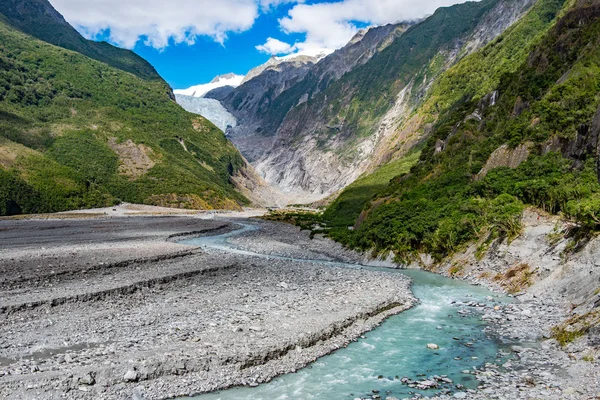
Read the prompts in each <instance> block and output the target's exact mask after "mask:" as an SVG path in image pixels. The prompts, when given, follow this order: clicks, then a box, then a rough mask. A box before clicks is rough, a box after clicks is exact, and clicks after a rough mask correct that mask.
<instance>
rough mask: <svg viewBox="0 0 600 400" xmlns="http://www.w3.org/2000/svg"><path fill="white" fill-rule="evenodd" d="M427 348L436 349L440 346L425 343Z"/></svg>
mask: <svg viewBox="0 0 600 400" xmlns="http://www.w3.org/2000/svg"><path fill="white" fill-rule="evenodd" d="M427 348H428V349H430V350H437V349H439V348H440V346H438V345H437V344H435V343H427Z"/></svg>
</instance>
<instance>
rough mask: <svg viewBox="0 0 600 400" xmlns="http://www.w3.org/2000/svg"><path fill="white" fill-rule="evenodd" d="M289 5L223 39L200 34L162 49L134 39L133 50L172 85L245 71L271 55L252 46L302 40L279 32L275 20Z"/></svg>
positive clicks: (187, 85) (181, 86)
mask: <svg viewBox="0 0 600 400" xmlns="http://www.w3.org/2000/svg"><path fill="white" fill-rule="evenodd" d="M290 8H291V7H290V6H289V5H288V6H285V5H284V6H281V7H278V9H277V10H276V11H274V12H270V13H267V14H261V15H260V16H259V17H258V19H257V20H256V21H255V23H254V25H253V26H252V28H251V29H250V30H248V31H246V32H242V33H232V34H230V35H229V36H228V38H227V40H226V41H225V42H224V43H223V44H220V43H217V42H215V41H214V40H213V39H212V38H211V37H208V36H202V37H200V38H198V39H197V43H196V44H194V45H192V46H190V45H188V44H186V43H180V44H173V41H172V40H171V45H170V46H168V47H167V48H165V49H163V50H157V49H155V48H154V47H152V46H146V45H144V44H143V42H141V41H140V42H138V44H137V45H136V46H135V48H134V51H135V52H136V53H138V54H139V55H140V56H142V57H144V58H145V59H146V60H148V61H149V62H150V63H151V64H152V65H153V66H154V68H156V70H157V71H158V72H159V73H160V74H161V76H162V77H163V78H165V80H166V81H167V82H169V84H170V85H171V86H173V88H175V89H181V88H187V87H190V86H192V85H196V84H199V83H206V82H209V81H210V80H212V79H213V78H214V77H215V76H217V75H222V74H225V73H229V72H233V73H236V74H239V75H245V74H246V73H247V72H248V71H249V70H250V69H252V68H254V67H256V66H257V65H260V64H263V63H265V62H266V61H267V60H268V59H269V57H271V55H269V54H265V53H263V52H260V51H258V50H257V49H256V48H255V46H257V45H260V44H263V43H264V42H265V41H266V40H267V38H269V37H273V38H277V39H279V40H286V41H290V42H291V43H294V42H296V41H301V40H303V38H304V36H305V35H302V34H290V35H286V34H283V33H282V32H281V31H280V29H279V27H278V22H277V20H278V19H279V18H281V17H282V16H284V15H286V14H287V12H288V10H289V9H290Z"/></svg>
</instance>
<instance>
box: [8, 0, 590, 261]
mask: <svg viewBox="0 0 600 400" xmlns="http://www.w3.org/2000/svg"><path fill="white" fill-rule="evenodd" d="M597 8H598V2H597V1H596V0H537V1H536V0H483V1H480V2H467V3H463V4H457V5H454V6H451V7H443V8H440V9H438V10H437V11H436V12H435V13H434V14H433V15H431V16H430V17H428V18H425V19H423V20H421V21H414V22H402V23H397V24H390V25H385V26H376V27H371V28H369V29H365V30H363V31H360V32H359V33H358V34H357V35H356V36H355V37H354V38H352V40H351V41H350V42H349V43H348V44H347V45H346V46H344V47H343V48H341V49H339V50H337V51H335V52H332V53H327V52H325V53H317V54H296V55H292V56H286V57H273V58H271V59H270V60H269V61H268V62H267V63H265V64H263V65H260V66H258V67H256V68H254V69H253V70H251V71H249V72H248V74H246V75H245V76H240V75H233V74H227V75H224V76H220V77H217V78H215V80H213V82H210V83H209V84H205V85H199V86H194V87H192V88H189V89H186V90H181V91H176V94H174V93H173V91H172V90H171V88H170V87H169V86H168V84H166V82H164V80H162V78H160V76H158V74H157V73H156V71H155V70H154V69H153V68H152V67H151V66H150V65H149V64H148V63H147V62H146V61H144V60H143V59H141V58H140V57H138V56H136V55H135V54H134V53H132V52H129V51H127V50H122V49H117V48H115V47H113V46H111V45H110V44H107V43H96V42H91V41H88V40H86V39H84V38H83V37H81V35H79V34H78V33H77V31H75V30H74V29H73V28H72V27H70V26H69V25H68V24H67V23H66V22H65V21H64V19H63V18H62V17H61V16H60V14H58V13H57V12H56V11H55V10H54V9H53V8H52V7H51V5H50V4H49V3H48V2H47V1H45V0H27V1H18V2H17V1H15V0H10V1H6V2H3V3H2V5H0V14H1V17H0V28H1V29H0V34H1V35H2V45H1V46H0V56H1V58H0V62H1V63H2V66H3V69H2V75H0V80H2V82H1V83H2V84H1V85H0V117H1V118H0V124H1V127H2V129H1V131H0V132H1V134H0V137H1V138H0V140H1V143H0V165H1V166H2V168H0V178H1V179H0V189H1V190H0V198H1V199H2V201H1V202H0V205H2V207H3V208H2V209H0V212H1V213H2V214H14V213H22V212H41V211H59V210H65V209H69V208H78V207H92V206H99V205H106V204H114V203H116V202H118V201H131V202H144V203H148V204H158V205H173V206H179V207H201V208H212V207H219V208H223V207H224V208H237V207H241V206H243V205H246V204H251V203H255V204H261V205H281V204H285V203H311V202H318V203H315V204H325V205H328V207H327V208H326V210H325V212H324V214H323V215H322V220H320V221H319V226H321V227H322V229H324V230H325V231H324V232H325V233H327V234H329V235H330V236H331V237H334V238H336V239H338V240H340V241H343V242H345V243H346V244H348V245H350V246H356V247H360V248H374V249H378V251H382V252H386V251H393V252H394V254H408V253H411V251H416V250H419V249H421V248H424V246H425V247H426V248H427V249H428V250H431V251H433V252H434V253H436V254H445V253H444V252H446V253H447V252H448V251H450V250H449V249H452V248H453V246H458V245H460V243H462V242H463V241H465V240H467V239H468V238H472V234H473V232H474V231H477V229H479V228H480V225H478V224H481V226H489V224H490V223H491V222H490V221H492V222H493V221H496V222H494V223H498V224H500V222H498V221H502V223H503V224H504V223H506V224H508V222H506V221H507V218H508V220H510V218H509V217H510V216H511V215H514V214H511V213H513V212H516V211H515V210H518V209H519V207H522V206H526V205H535V206H538V207H542V208H544V209H547V210H548V211H550V212H563V213H565V214H568V215H571V216H573V218H579V219H585V218H587V219H588V221H594V218H595V217H594V216H595V215H596V214H594V213H595V208H594V207H595V204H596V203H595V200H594V199H595V198H596V197H595V196H596V195H595V193H597V192H598V191H600V190H598V188H597V186H598V184H597V179H596V178H595V176H596V174H595V171H596V167H595V164H594V163H595V162H596V159H597V153H598V150H597V142H598V141H597V129H598V126H599V125H598V116H597V115H596V111H597V109H598V104H599V103H600V99H599V98H598V70H597V61H598V59H597V54H598V41H597V37H598V35H596V33H597V30H596V29H597V22H598V21H597V16H596V11H597ZM50 27H52V29H50ZM594 35H596V36H594ZM67 63H68V64H69V68H66V67H65V65H67ZM175 95H176V96H177V97H176V99H177V101H178V102H179V103H180V104H181V105H183V106H184V107H185V108H186V109H188V110H189V111H192V112H193V113H195V114H192V113H188V112H186V111H184V110H183V109H182V108H181V107H179V106H178V105H177V104H176V103H175V102H174V99H175ZM197 114H202V115H204V116H205V117H206V118H207V119H209V120H211V121H212V122H213V123H214V124H213V123H211V122H209V121H208V120H207V119H205V118H203V117H201V116H198V115H197ZM215 125H216V126H215ZM224 133H226V134H227V136H225V135H224ZM246 160H247V161H246ZM553 174H554V175H553ZM535 177H537V178H535ZM561 177H562V179H571V180H574V181H577V182H579V183H577V184H571V183H568V182H563V181H561V180H560V179H559V178H561ZM527 185H529V186H532V187H533V189H532V188H529V186H527ZM557 187H563V188H569V190H571V191H568V190H567V189H564V190H559V189H557ZM501 195H506V196H510V197H506V196H504V197H500V198H498V197H499V196H501ZM456 196H458V198H457V197H456ZM586 196H587V197H586ZM584 199H587V200H586V201H588V202H587V203H586V202H583V200H584ZM472 202H474V203H472ZM478 202H479V203H478ZM475 203H477V204H475ZM449 204H453V205H454V206H450V205H449ZM461 207H462V208H461ZM469 207H471V208H472V209H473V210H478V211H477V212H474V214H473V215H478V216H479V217H481V218H483V217H482V216H486V217H485V223H483V222H482V221H481V220H479V219H477V218H475V219H476V220H477V222H476V223H475V222H473V224H475V225H473V226H475V227H477V229H474V228H471V230H469V231H467V232H465V231H463V230H461V229H459V228H458V227H457V224H459V222H460V221H462V222H465V221H464V220H463V219H461V218H462V217H461V215H471V214H469V213H470V212H471V211H468V210H471V208H469ZM478 207H479V208H478ZM511 207H513V208H512V209H511ZM408 209H410V210H412V211H411V213H412V214H411V215H407V214H405V211H403V210H408ZM415 210H421V211H419V212H415ZM507 210H512V211H510V212H509V211H507ZM590 210H591V211H590ZM465 213H466V214H465ZM494 213H498V214H494ZM479 217H478V218H479ZM457 221H458V222H457ZM462 222H460V223H462ZM590 223H591V222H590ZM409 225H410V226H413V227H414V229H413V228H411V229H408V228H406V226H409ZM349 227H350V228H351V229H348V228H349ZM498 229H500V228H498ZM502 229H504V230H502ZM502 229H501V232H503V233H502V234H506V233H507V232H508V231H510V229H507V228H506V227H505V228H502ZM381 232H386V234H385V239H384V238H379V237H378V235H381ZM390 240H391V242H390ZM444 241H446V242H448V243H451V244H446V245H444V246H446V247H444V246H442V245H441V244H440V243H443V242H444ZM427 246H429V247H427ZM440 246H441V247H440Z"/></svg>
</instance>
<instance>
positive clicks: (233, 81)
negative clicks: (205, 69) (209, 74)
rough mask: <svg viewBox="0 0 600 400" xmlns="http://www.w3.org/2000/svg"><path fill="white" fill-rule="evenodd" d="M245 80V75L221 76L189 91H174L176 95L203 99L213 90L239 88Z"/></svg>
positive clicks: (231, 74)
mask: <svg viewBox="0 0 600 400" xmlns="http://www.w3.org/2000/svg"><path fill="white" fill-rule="evenodd" d="M244 78H245V77H244V75H236V74H233V73H229V74H225V75H219V76H217V77H215V78H214V79H213V80H212V81H210V82H209V83H205V84H202V85H196V86H192V87H190V88H187V89H179V90H174V93H175V94H180V95H184V96H191V97H203V96H204V95H205V94H206V93H208V92H210V91H211V90H215V89H218V88H224V87H232V88H234V87H238V86H239V85H240V84H241V83H242V81H243V80H244Z"/></svg>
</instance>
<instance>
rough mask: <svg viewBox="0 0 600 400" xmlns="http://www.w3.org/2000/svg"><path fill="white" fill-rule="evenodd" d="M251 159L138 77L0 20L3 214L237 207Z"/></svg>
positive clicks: (162, 89) (155, 84) (165, 90)
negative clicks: (239, 182) (239, 178)
mask: <svg viewBox="0 0 600 400" xmlns="http://www.w3.org/2000/svg"><path fill="white" fill-rule="evenodd" d="M244 166H245V162H244V160H243V159H242V157H241V156H240V155H239V153H238V152H237V150H236V149H235V148H234V147H233V145H232V144H231V143H230V142H228V141H227V139H226V138H225V136H224V135H223V133H222V132H221V131H219V130H218V129H217V128H216V127H215V126H213V125H212V124H211V123H209V122H208V121H206V120H204V119H203V118H202V117H199V116H197V115H193V114H190V113H188V112H186V111H184V110H183V109H182V108H180V107H179V106H178V105H177V104H176V103H175V102H174V101H172V100H171V98H170V88H169V87H168V85H167V84H166V83H165V82H164V81H162V80H161V79H150V80H148V79H141V78H139V77H138V76H136V75H133V74H131V73H128V72H123V71H121V70H119V69H115V68H113V67H111V66H109V65H107V64H105V63H102V62H99V61H95V60H92V59H90V58H88V57H86V56H84V55H81V54H79V53H76V52H73V51H70V50H65V49H63V48H60V47H56V46H53V45H51V44H48V43H45V42H42V41H40V40H37V39H34V38H32V37H31V36H28V35H26V34H24V33H21V32H19V31H17V30H15V29H14V28H13V27H11V26H9V25H8V24H6V23H4V22H2V21H0V215H6V214H18V213H33V212H53V211H62V210H67V209H74V208H83V207H93V206H103V205H110V204H114V203H115V202H118V201H120V200H121V201H129V202H139V203H147V204H155V205H170V206H177V207H194V208H196V207H203V208H211V207H215V208H237V207H239V206H240V205H243V204H246V203H247V200H246V199H245V198H244V197H243V196H242V195H240V194H239V193H238V192H237V191H236V190H235V187H234V184H233V183H232V182H231V176H232V175H234V174H235V173H236V172H237V171H239V170H240V168H243V167H244Z"/></svg>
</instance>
